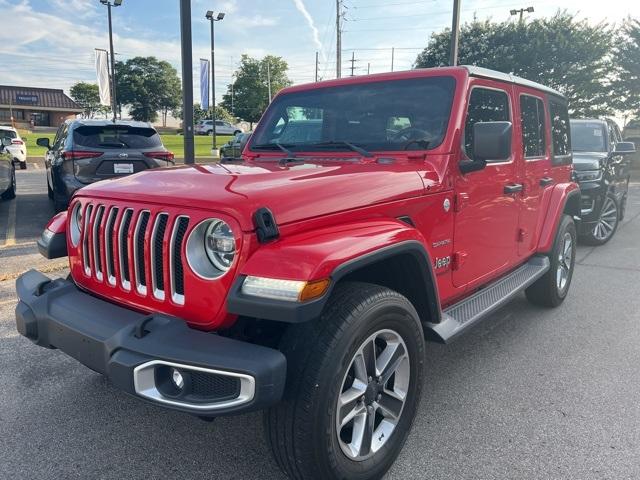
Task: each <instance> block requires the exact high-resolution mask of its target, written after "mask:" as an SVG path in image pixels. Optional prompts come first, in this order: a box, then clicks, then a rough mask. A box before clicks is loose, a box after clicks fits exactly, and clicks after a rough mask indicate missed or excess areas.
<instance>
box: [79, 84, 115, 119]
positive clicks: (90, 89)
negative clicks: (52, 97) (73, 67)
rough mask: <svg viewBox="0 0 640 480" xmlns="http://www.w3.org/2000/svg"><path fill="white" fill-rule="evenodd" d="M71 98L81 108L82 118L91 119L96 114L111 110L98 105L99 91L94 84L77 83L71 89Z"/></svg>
mask: <svg viewBox="0 0 640 480" xmlns="http://www.w3.org/2000/svg"><path fill="white" fill-rule="evenodd" d="M70 93H71V98H73V101H74V102H76V103H77V104H78V105H80V107H81V108H82V116H83V117H84V118H93V117H95V116H96V115H97V114H100V113H105V112H106V111H110V110H111V108H109V107H106V106H104V105H102V104H101V103H100V91H99V90H98V85H96V84H94V83H87V82H78V83H76V84H75V85H73V86H72V87H71V91H70Z"/></svg>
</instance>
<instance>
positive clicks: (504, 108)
mask: <svg viewBox="0 0 640 480" xmlns="http://www.w3.org/2000/svg"><path fill="white" fill-rule="evenodd" d="M510 120H511V114H510V112H509V96H508V95H507V92H505V91H503V90H494V89H490V88H482V87H476V88H474V89H473V90H472V91H471V96H470V98H469V107H468V109H467V121H466V123H465V126H464V149H465V152H466V153H467V156H468V157H469V158H470V159H472V160H474V158H473V153H472V147H473V126H474V125H475V124H476V123H479V122H508V121H510Z"/></svg>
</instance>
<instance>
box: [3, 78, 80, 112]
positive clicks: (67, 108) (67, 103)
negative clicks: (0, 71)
mask: <svg viewBox="0 0 640 480" xmlns="http://www.w3.org/2000/svg"><path fill="white" fill-rule="evenodd" d="M0 108H14V109H16V110H20V109H29V110H41V111H49V112H69V113H81V112H82V108H81V107H80V106H79V105H78V104H77V103H76V102H74V101H73V100H72V99H71V98H70V97H69V96H67V95H66V94H65V93H64V91H62V90H60V89H53V88H35V87H17V86H8V85H0Z"/></svg>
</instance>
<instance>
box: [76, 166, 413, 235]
mask: <svg viewBox="0 0 640 480" xmlns="http://www.w3.org/2000/svg"><path fill="white" fill-rule="evenodd" d="M416 170H417V169H416V165H415V164H413V165H412V164H411V163H410V162H406V164H402V163H400V162H398V163H396V164H390V165H381V164H379V163H375V162H349V161H338V162H325V163H324V164H322V163H315V162H314V163H302V164H295V165H288V166H281V165H279V164H278V163H277V162H274V161H265V162H261V163H246V164H238V165H233V164H225V165H220V164H213V165H190V166H184V167H174V168H164V169H157V170H147V171H145V172H141V173H138V174H135V175H131V176H128V177H123V178H119V179H115V180H105V181H102V182H98V183H94V184H92V185H89V186H88V187H85V188H83V189H82V190H80V191H79V193H78V195H80V196H87V197H93V198H110V199H120V200H126V201H131V202H134V203H137V202H143V203H155V204H165V205H166V204H171V205H176V206H183V207H185V208H195V209H206V210H211V211H218V212H221V213H225V214H227V215H230V216H232V217H234V218H235V219H236V220H237V221H238V222H239V223H240V225H241V228H242V229H243V230H244V231H251V230H253V229H254V225H253V214H254V212H255V211H256V210H257V209H258V208H261V207H267V208H269V209H270V210H271V211H272V212H273V214H274V216H275V219H276V221H277V222H278V224H280V225H284V224H287V223H291V222H295V221H299V220H304V219H307V218H312V217H317V216H322V215H328V214H331V213H337V212H340V211H346V210H351V209H354V208H358V207H364V206H368V205H372V204H376V203H384V202H390V201H395V200H401V199H404V198H410V197H415V196H419V195H422V194H423V193H424V184H423V181H422V179H421V177H420V174H418V172H417V171H416ZM421 170H424V167H423V168H421Z"/></svg>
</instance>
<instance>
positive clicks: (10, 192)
mask: <svg viewBox="0 0 640 480" xmlns="http://www.w3.org/2000/svg"><path fill="white" fill-rule="evenodd" d="M0 197H2V199H3V200H13V199H14V198H16V169H15V167H14V168H12V169H11V184H10V185H9V188H7V189H6V190H5V191H4V193H3V194H2V195H0Z"/></svg>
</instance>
